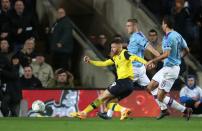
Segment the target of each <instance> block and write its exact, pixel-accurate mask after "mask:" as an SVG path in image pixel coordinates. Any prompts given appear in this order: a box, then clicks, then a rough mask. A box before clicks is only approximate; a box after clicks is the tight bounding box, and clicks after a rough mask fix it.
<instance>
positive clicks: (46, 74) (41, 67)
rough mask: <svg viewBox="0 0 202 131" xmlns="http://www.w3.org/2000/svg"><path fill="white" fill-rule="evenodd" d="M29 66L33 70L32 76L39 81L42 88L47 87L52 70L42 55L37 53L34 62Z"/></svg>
mask: <svg viewBox="0 0 202 131" xmlns="http://www.w3.org/2000/svg"><path fill="white" fill-rule="evenodd" d="M31 66H32V68H33V74H34V76H35V77H37V78H38V79H39V80H40V81H41V83H42V85H43V87H47V83H48V81H49V80H50V79H52V78H53V69H52V67H51V66H50V65H49V64H48V63H46V62H45V57H44V55H43V54H42V53H38V54H37V56H36V61H33V62H32V63H31Z"/></svg>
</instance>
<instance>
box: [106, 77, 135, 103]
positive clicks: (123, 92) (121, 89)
mask: <svg viewBox="0 0 202 131" xmlns="http://www.w3.org/2000/svg"><path fill="white" fill-rule="evenodd" d="M108 91H109V92H110V93H111V94H112V95H113V96H114V97H115V98H118V99H119V100H121V99H123V98H125V97H127V96H129V95H130V94H131V93H132V92H133V81H132V80H131V79H129V78H126V79H119V80H116V81H115V82H114V83H113V84H112V85H111V86H109V87H108Z"/></svg>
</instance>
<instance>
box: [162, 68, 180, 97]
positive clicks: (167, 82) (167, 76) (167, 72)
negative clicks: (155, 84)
mask: <svg viewBox="0 0 202 131" xmlns="http://www.w3.org/2000/svg"><path fill="white" fill-rule="evenodd" d="M179 70H180V68H179V66H173V67H165V68H164V72H163V73H162V74H161V75H162V76H163V78H162V80H161V82H160V83H159V89H162V90H164V91H165V92H167V93H168V92H170V90H171V88H172V86H173V84H174V82H175V80H176V79H177V78H178V75H179Z"/></svg>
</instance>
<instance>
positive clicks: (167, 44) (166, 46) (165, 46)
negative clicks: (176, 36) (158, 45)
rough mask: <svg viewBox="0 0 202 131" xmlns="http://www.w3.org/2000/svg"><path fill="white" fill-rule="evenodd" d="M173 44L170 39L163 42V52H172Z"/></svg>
mask: <svg viewBox="0 0 202 131" xmlns="http://www.w3.org/2000/svg"><path fill="white" fill-rule="evenodd" d="M172 42H173V41H172V39H169V38H167V39H165V40H164V41H163V50H164V51H167V50H171V45H172Z"/></svg>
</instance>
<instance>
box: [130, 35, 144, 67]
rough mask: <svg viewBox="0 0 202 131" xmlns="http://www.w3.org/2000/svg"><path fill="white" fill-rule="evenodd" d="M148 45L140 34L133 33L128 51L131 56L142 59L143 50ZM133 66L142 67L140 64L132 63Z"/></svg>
mask: <svg viewBox="0 0 202 131" xmlns="http://www.w3.org/2000/svg"><path fill="white" fill-rule="evenodd" d="M147 45H148V40H147V38H146V37H145V36H144V34H143V33H142V32H134V33H133V34H132V35H131V37H130V41H129V44H128V47H127V48H128V51H129V53H131V54H134V55H137V56H139V57H141V58H144V50H145V48H146V47H147ZM133 66H135V67H141V66H143V64H142V63H140V62H136V61H135V62H133Z"/></svg>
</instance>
